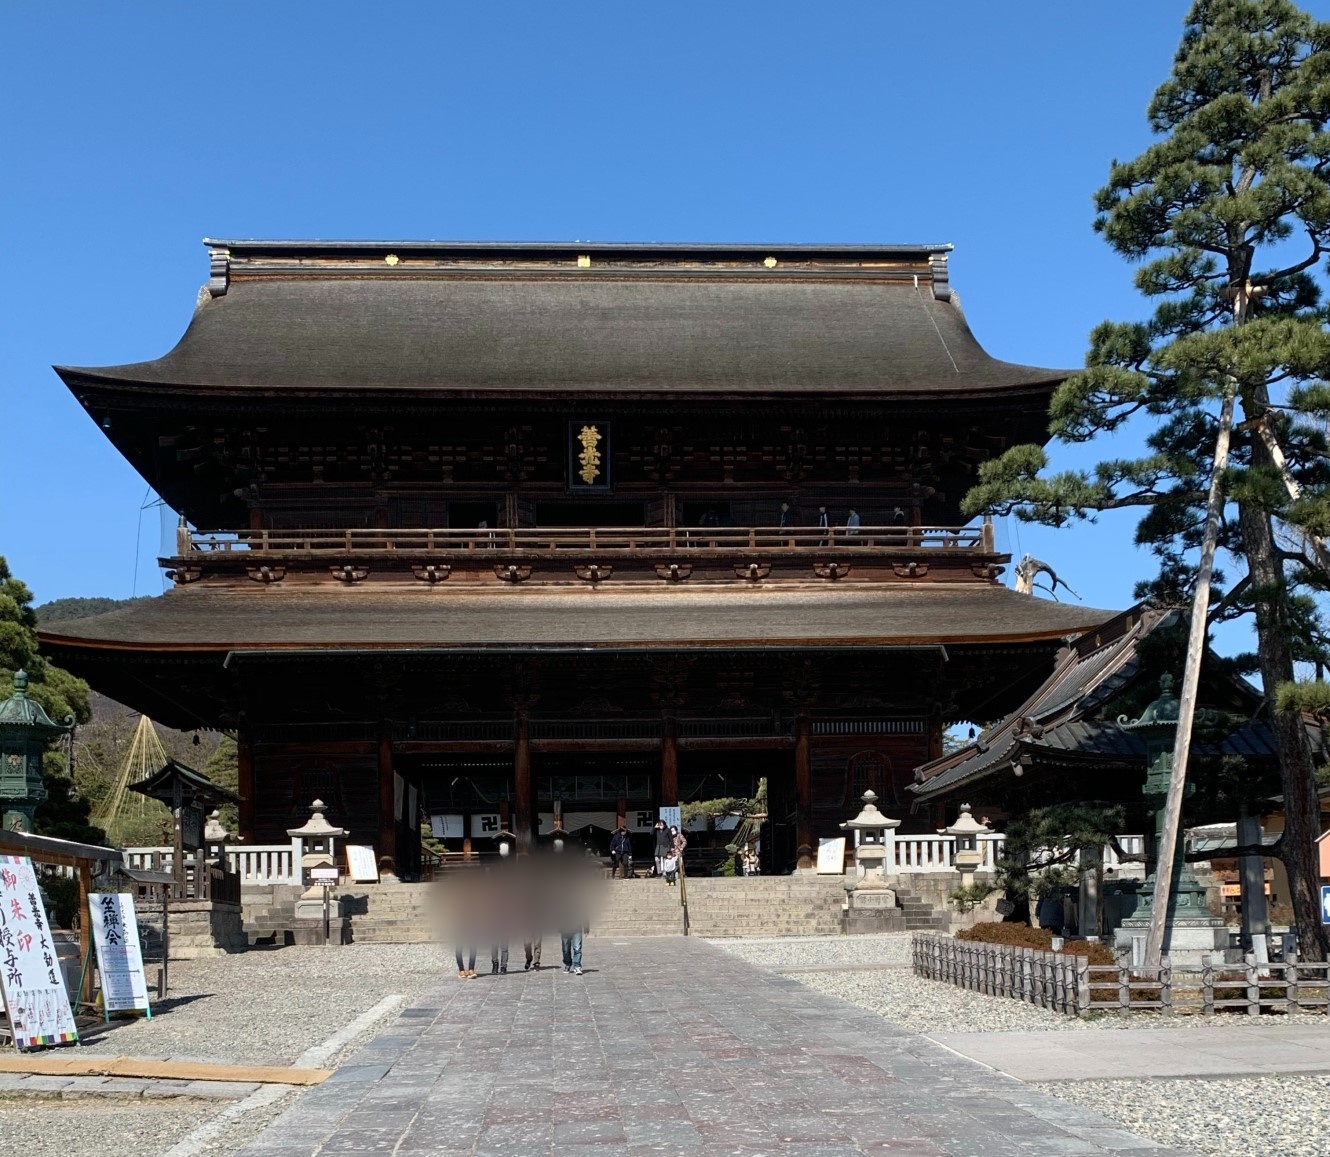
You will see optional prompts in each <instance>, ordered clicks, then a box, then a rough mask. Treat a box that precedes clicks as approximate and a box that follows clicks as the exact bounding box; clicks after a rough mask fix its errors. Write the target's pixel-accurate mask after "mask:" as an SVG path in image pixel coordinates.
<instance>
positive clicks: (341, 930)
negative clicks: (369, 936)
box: [290, 913, 351, 948]
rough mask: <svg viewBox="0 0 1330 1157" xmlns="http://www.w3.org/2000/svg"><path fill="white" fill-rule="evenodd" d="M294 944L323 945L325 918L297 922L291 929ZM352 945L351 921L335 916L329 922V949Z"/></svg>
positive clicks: (320, 916)
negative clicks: (340, 945)
mask: <svg viewBox="0 0 1330 1157" xmlns="http://www.w3.org/2000/svg"><path fill="white" fill-rule="evenodd" d="M290 942H291V943H292V944H305V945H316V946H319V947H322V945H323V916H322V913H320V915H319V919H318V920H317V921H311V920H297V921H296V922H295V926H294V927H293V928H292V929H291V941H290ZM350 943H351V921H350V920H348V919H347V918H346V917H345V916H333V917H332V918H331V919H330V920H329V921H328V947H330V948H331V947H332V946H333V945H336V944H350Z"/></svg>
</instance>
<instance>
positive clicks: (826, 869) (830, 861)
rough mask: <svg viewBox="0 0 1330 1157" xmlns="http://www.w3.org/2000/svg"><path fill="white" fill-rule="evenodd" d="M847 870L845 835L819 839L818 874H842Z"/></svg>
mask: <svg viewBox="0 0 1330 1157" xmlns="http://www.w3.org/2000/svg"><path fill="white" fill-rule="evenodd" d="M844 872H845V837H844V836H834V837H826V836H824V837H823V838H822V839H820V840H818V841H817V874H818V875H819V876H840V875H843V874H844Z"/></svg>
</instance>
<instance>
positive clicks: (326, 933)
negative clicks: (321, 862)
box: [309, 868, 340, 945]
mask: <svg viewBox="0 0 1330 1157" xmlns="http://www.w3.org/2000/svg"><path fill="white" fill-rule="evenodd" d="M339 875H340V873H339V872H338V870H337V869H336V868H310V870H309V878H310V881H311V882H312V883H315V884H322V885H323V943H324V944H325V945H326V944H327V943H328V940H329V938H330V937H331V935H332V933H331V928H332V888H333V885H335V884H336V883H337V879H338V876H339Z"/></svg>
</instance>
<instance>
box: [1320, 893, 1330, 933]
mask: <svg viewBox="0 0 1330 1157" xmlns="http://www.w3.org/2000/svg"><path fill="white" fill-rule="evenodd" d="M1321 923H1322V924H1330V884H1322V885H1321Z"/></svg>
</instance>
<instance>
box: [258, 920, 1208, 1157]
mask: <svg viewBox="0 0 1330 1157" xmlns="http://www.w3.org/2000/svg"><path fill="white" fill-rule="evenodd" d="M556 955H557V946H555V947H552V946H551V944H550V943H547V944H546V959H551V958H555V957H556ZM586 964H587V966H588V971H587V973H586V975H584V976H581V977H573V976H565V975H563V974H562V973H561V972H560V971H559V970H558V969H548V968H547V969H546V970H545V971H542V972H540V973H538V974H526V973H522V972H517V973H510V974H509V975H507V976H503V977H494V978H489V977H482V978H481V979H478V980H473V981H467V982H461V981H457V980H455V979H449V980H448V981H447V983H446V984H444V985H442V986H441V987H440V988H438V989H436V990H435V991H434V992H433V993H431V994H430V995H429V996H427V997H425V998H423V999H422V1000H420V1001H418V1002H417V1003H416V1004H415V1005H413V1006H411V1007H409V1008H407V1009H406V1010H405V1011H404V1012H403V1013H402V1015H401V1017H400V1018H399V1019H398V1020H397V1022H396V1023H395V1024H393V1025H392V1026H391V1027H389V1028H388V1029H387V1030H386V1031H384V1032H383V1033H381V1034H380V1035H379V1036H378V1037H377V1038H376V1039H374V1040H373V1041H371V1042H370V1044H368V1045H367V1046H366V1047H365V1048H364V1049H362V1050H361V1051H360V1053H358V1054H357V1055H356V1056H354V1057H352V1058H351V1059H350V1060H349V1061H348V1063H347V1064H345V1065H344V1066H343V1067H342V1068H340V1069H339V1070H338V1071H337V1072H336V1073H335V1074H334V1075H333V1077H332V1078H331V1079H330V1080H329V1081H328V1082H327V1083H326V1084H323V1085H320V1086H318V1087H317V1088H314V1089H311V1090H310V1091H309V1092H306V1093H303V1094H301V1096H300V1098H299V1100H298V1101H296V1103H295V1104H294V1106H293V1107H292V1108H291V1109H289V1110H288V1111H287V1112H285V1113H284V1114H283V1115H282V1116H281V1117H280V1118H278V1119H277V1120H276V1121H275V1122H274V1123H273V1124H272V1125H271V1126H269V1127H268V1128H267V1129H266V1130H265V1131H264V1132H263V1133H261V1134H260V1135H259V1136H258V1137H256V1138H255V1139H254V1142H253V1143H252V1145H251V1146H250V1147H248V1148H246V1149H244V1150H242V1155H243V1157H309V1155H312V1154H318V1155H319V1157H333V1155H335V1154H348V1153H394V1154H399V1155H400V1157H412V1155H413V1154H424V1153H430V1154H437V1155H438V1157H449V1155H453V1154H463V1153H467V1154H477V1155H490V1154H493V1155H494V1157H535V1155H538V1154H558V1155H559V1157H624V1155H632V1157H638V1155H642V1154H648V1153H650V1154H661V1153H665V1154H681V1153H682V1154H688V1157H721V1155H722V1154H724V1155H726V1157H759V1155H765V1157H864V1155H868V1154H876V1155H886V1157H1069V1155H1072V1154H1077V1155H1085V1154H1090V1155H1093V1154H1124V1153H1125V1154H1141V1155H1142V1157H1165V1155H1166V1154H1174V1155H1175V1157H1184V1155H1181V1154H1179V1153H1178V1151H1176V1150H1168V1149H1161V1148H1159V1147H1157V1146H1153V1145H1151V1144H1150V1143H1149V1142H1147V1141H1144V1140H1142V1139H1140V1138H1138V1137H1135V1136H1133V1135H1131V1134H1129V1133H1127V1132H1125V1131H1123V1130H1121V1129H1119V1128H1117V1127H1116V1126H1115V1125H1114V1124H1113V1123H1111V1122H1109V1121H1107V1120H1105V1119H1104V1118H1102V1117H1099V1116H1097V1115H1095V1114H1093V1113H1090V1112H1087V1111H1086V1110H1083V1109H1081V1108H1079V1107H1077V1106H1075V1105H1071V1104H1068V1103H1067V1102H1064V1101H1059V1100H1057V1099H1056V1098H1053V1097H1050V1096H1047V1095H1045V1094H1043V1093H1040V1092H1037V1091H1035V1090H1033V1089H1030V1088H1029V1087H1028V1086H1026V1085H1023V1084H1021V1083H1020V1082H1019V1081H1016V1080H1013V1079H1012V1078H1010V1077H1006V1076H1003V1075H1002V1074H999V1073H996V1072H993V1071H992V1070H991V1069H986V1068H984V1067H982V1066H980V1065H978V1064H974V1063H973V1062H969V1061H966V1060H963V1059H960V1058H958V1057H957V1056H956V1055H955V1054H954V1053H951V1052H948V1051H947V1050H946V1049H944V1048H942V1047H941V1046H940V1045H938V1044H935V1043H934V1042H932V1041H930V1040H927V1039H925V1038H923V1037H920V1036H916V1035H914V1034H912V1033H907V1032H905V1031H904V1030H903V1029H899V1028H897V1027H895V1026H894V1025H891V1024H889V1023H886V1022H884V1021H883V1020H882V1019H881V1018H879V1017H877V1016H874V1015H873V1014H872V1013H868V1012H865V1011H863V1010H861V1009H857V1008H854V1007H852V1006H850V1005H847V1004H844V1003H842V1002H840V1001H837V1000H833V999H831V998H830V997H826V996H822V995H821V994H819V993H816V992H813V991H811V990H810V989H807V988H805V987H803V986H802V985H801V984H799V982H798V981H796V980H792V979H789V978H786V977H782V976H778V975H775V974H772V973H768V972H764V971H761V970H760V969H757V968H754V967H752V966H751V965H748V964H745V963H744V962H743V961H741V960H739V959H738V958H737V957H734V956H732V955H730V954H728V953H726V952H723V951H721V950H720V949H717V948H714V947H712V946H710V945H707V944H705V943H703V942H700V941H697V940H683V939H657V940H637V941H621V942H614V941H595V942H593V943H592V944H591V945H589V947H588V952H587V959H586ZM1095 1035H1096V1036H1104V1035H1110V1034H1095ZM1146 1150H1148V1151H1149V1153H1148V1154H1145V1153H1144V1151H1146Z"/></svg>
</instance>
